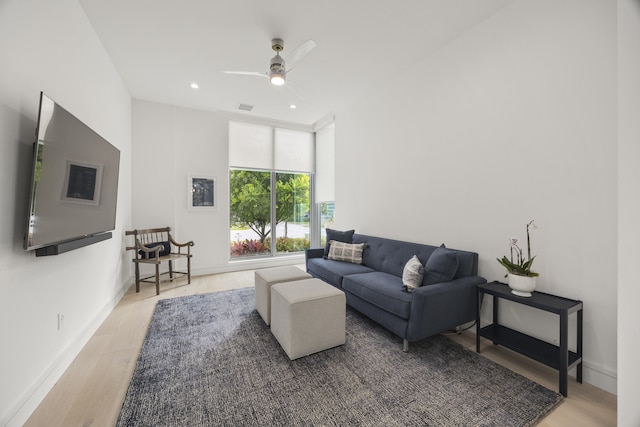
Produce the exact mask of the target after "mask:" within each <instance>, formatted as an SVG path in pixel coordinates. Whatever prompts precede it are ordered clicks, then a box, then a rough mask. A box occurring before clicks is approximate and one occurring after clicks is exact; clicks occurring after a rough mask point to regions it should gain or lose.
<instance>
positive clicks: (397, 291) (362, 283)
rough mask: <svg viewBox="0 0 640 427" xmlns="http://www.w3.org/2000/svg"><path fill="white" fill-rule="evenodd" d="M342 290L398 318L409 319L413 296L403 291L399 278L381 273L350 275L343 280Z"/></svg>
mask: <svg viewBox="0 0 640 427" xmlns="http://www.w3.org/2000/svg"><path fill="white" fill-rule="evenodd" d="M342 288H343V289H344V290H345V291H346V292H350V293H352V294H354V295H356V296H357V297H358V298H360V299H362V300H364V301H366V302H368V303H370V304H373V305H375V306H377V307H379V308H382V309H384V310H385V311H388V312H390V313H392V314H394V315H396V316H398V317H401V318H403V319H408V318H409V313H410V312H411V299H412V294H410V293H408V292H403V291H402V279H401V278H400V277H398V276H394V275H392V274H388V273H382V272H379V271H374V272H371V273H363V274H350V275H348V276H345V277H344V278H343V280H342Z"/></svg>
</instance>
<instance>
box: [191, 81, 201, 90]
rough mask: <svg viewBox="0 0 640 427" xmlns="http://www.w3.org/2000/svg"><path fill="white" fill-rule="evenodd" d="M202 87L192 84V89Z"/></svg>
mask: <svg viewBox="0 0 640 427" xmlns="http://www.w3.org/2000/svg"><path fill="white" fill-rule="evenodd" d="M199 87H200V86H198V83H195V82H194V83H191V89H198V88H199Z"/></svg>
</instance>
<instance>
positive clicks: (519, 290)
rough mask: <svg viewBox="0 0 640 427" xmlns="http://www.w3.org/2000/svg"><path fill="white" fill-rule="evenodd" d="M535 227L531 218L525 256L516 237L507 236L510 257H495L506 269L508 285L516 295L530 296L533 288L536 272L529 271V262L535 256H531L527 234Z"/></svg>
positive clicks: (529, 239)
mask: <svg viewBox="0 0 640 427" xmlns="http://www.w3.org/2000/svg"><path fill="white" fill-rule="evenodd" d="M536 228H537V227H536V225H535V224H534V222H533V220H531V221H529V223H528V224H527V257H526V258H525V256H524V253H523V251H522V249H521V248H520V246H518V238H517V237H511V238H509V250H510V252H511V253H510V257H509V258H507V256H506V255H505V256H503V257H502V259H500V258H496V259H497V260H498V262H499V263H500V265H502V266H503V267H504V268H506V269H507V274H506V275H505V277H508V278H509V286H510V287H511V288H512V289H513V290H512V292H513V293H514V294H516V295H520V296H525V297H530V296H531V291H533V290H534V289H535V286H536V277H538V276H539V274H538V273H536V272H534V271H531V264H533V260H534V259H535V256H533V257H532V256H531V237H530V235H529V231H530V230H535V229H536Z"/></svg>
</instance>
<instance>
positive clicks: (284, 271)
mask: <svg viewBox="0 0 640 427" xmlns="http://www.w3.org/2000/svg"><path fill="white" fill-rule="evenodd" d="M309 278H311V275H310V274H309V273H307V272H306V271H302V270H300V269H299V268H298V267H295V266H286V267H273V268H263V269H262V270H256V273H255V290H256V292H255V299H256V309H257V310H258V313H260V316H262V319H263V320H264V321H265V323H266V324H267V325H269V324H271V286H272V285H275V284H276V283H282V282H291V281H294V280H302V279H309Z"/></svg>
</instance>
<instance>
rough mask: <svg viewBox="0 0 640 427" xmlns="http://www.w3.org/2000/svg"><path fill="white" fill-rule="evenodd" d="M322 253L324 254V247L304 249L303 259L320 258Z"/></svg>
mask: <svg viewBox="0 0 640 427" xmlns="http://www.w3.org/2000/svg"><path fill="white" fill-rule="evenodd" d="M323 255H324V248H311V249H305V251H304V260H305V261H306V260H308V259H309V258H322V256H323Z"/></svg>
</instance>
